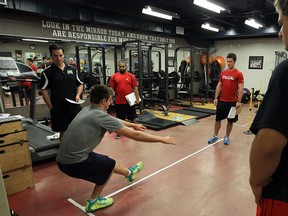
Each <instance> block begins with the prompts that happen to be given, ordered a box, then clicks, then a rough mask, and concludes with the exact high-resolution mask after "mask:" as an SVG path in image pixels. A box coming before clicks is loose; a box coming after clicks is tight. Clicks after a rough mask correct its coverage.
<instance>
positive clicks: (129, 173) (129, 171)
mask: <svg viewBox="0 0 288 216" xmlns="http://www.w3.org/2000/svg"><path fill="white" fill-rule="evenodd" d="M131 174H132V172H131V170H130V169H128V175H127V176H126V177H128V176H130V175H131Z"/></svg>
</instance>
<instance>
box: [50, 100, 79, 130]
mask: <svg viewBox="0 0 288 216" xmlns="http://www.w3.org/2000/svg"><path fill="white" fill-rule="evenodd" d="M81 109H82V107H81V106H80V105H79V104H71V103H69V102H68V101H64V102H59V103H57V102H53V103H52V109H51V110H50V115H51V122H52V130H53V131H55V132H62V131H66V129H67V128H68V126H69V124H70V123H71V122H72V120H73V119H74V118H75V116H76V115H77V114H78V113H79V112H80V111H81Z"/></svg>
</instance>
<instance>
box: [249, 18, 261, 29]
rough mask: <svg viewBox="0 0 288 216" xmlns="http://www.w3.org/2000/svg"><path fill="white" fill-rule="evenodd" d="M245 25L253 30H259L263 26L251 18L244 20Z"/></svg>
mask: <svg viewBox="0 0 288 216" xmlns="http://www.w3.org/2000/svg"><path fill="white" fill-rule="evenodd" d="M245 24H246V25H249V26H251V27H253V28H256V29H259V28H261V27H263V26H264V25H263V24H262V23H260V22H258V21H256V20H255V19H253V18H249V19H246V20H245Z"/></svg>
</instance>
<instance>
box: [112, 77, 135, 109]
mask: <svg viewBox="0 0 288 216" xmlns="http://www.w3.org/2000/svg"><path fill="white" fill-rule="evenodd" d="M137 85H138V83H137V80H136V77H135V76H134V75H133V74H131V73H129V72H125V73H124V74H121V73H120V72H117V73H115V74H113V75H112V76H111V78H110V81H109V86H110V87H112V88H113V89H114V90H115V93H116V104H127V100H126V98H125V96H126V95H127V94H130V93H132V92H133V88H134V87H136V86H137Z"/></svg>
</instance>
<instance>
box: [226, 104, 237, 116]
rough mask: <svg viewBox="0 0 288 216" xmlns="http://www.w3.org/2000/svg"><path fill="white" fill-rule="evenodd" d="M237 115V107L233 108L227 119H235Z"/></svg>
mask: <svg viewBox="0 0 288 216" xmlns="http://www.w3.org/2000/svg"><path fill="white" fill-rule="evenodd" d="M235 115H236V107H231V109H230V111H229V114H228V116H227V118H229V119H233V118H235Z"/></svg>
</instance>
